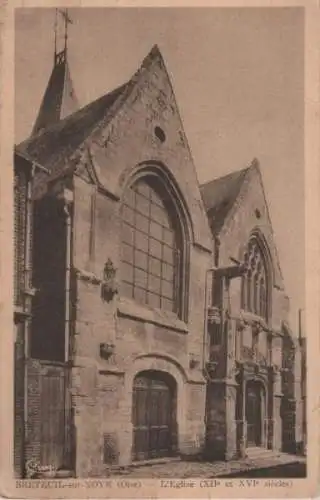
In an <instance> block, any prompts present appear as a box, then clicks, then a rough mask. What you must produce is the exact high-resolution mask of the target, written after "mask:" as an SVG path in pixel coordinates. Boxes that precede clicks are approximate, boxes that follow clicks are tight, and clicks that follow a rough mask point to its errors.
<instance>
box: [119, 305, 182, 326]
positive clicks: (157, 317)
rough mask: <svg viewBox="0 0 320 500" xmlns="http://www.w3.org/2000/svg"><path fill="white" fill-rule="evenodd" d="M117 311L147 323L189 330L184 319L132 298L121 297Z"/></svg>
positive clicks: (120, 314) (121, 314)
mask: <svg viewBox="0 0 320 500" xmlns="http://www.w3.org/2000/svg"><path fill="white" fill-rule="evenodd" d="M117 313H118V316H124V317H128V318H131V319H134V320H138V321H142V322H145V323H153V324H155V325H159V326H162V327H164V328H167V329H170V330H175V331H177V332H180V333H184V334H186V333H188V332H189V328H188V325H187V324H186V323H185V322H184V321H182V320H180V319H178V318H177V317H174V315H169V314H167V313H165V312H164V311H161V310H160V309H153V308H149V307H147V306H143V305H140V304H137V303H136V302H134V301H132V300H130V299H124V298H120V299H119V301H118V304H117Z"/></svg>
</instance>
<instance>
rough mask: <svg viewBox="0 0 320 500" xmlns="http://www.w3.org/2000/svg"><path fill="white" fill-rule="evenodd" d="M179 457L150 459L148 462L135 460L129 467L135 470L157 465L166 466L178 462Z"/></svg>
mask: <svg viewBox="0 0 320 500" xmlns="http://www.w3.org/2000/svg"><path fill="white" fill-rule="evenodd" d="M180 461H181V457H163V458H150V459H148V460H136V461H134V462H131V464H130V465H129V467H132V468H136V467H144V466H148V465H150V466H151V465H158V464H167V463H171V462H180Z"/></svg>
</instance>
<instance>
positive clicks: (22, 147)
mask: <svg viewBox="0 0 320 500" xmlns="http://www.w3.org/2000/svg"><path fill="white" fill-rule="evenodd" d="M125 87H126V84H125V85H122V86H121V87H118V88H117V89H115V90H113V91H112V92H110V93H108V94H105V95H104V96H102V97H100V98H99V99H96V100H95V101H93V102H91V103H90V104H88V105H87V106H85V107H83V108H81V109H80V110H79V111H76V112H75V113H73V114H72V115H70V116H68V117H67V118H65V119H64V120H61V121H59V122H58V123H56V124H55V125H53V126H51V127H48V128H46V129H45V130H43V131H42V132H41V133H40V134H38V135H36V136H34V137H31V138H29V139H27V140H26V141H23V142H22V143H20V144H19V145H18V146H17V150H18V151H21V152H22V153H25V154H27V155H28V156H29V157H30V158H31V159H32V160H36V161H37V162H38V163H40V164H42V165H44V166H45V167H46V168H48V169H49V170H51V169H52V168H53V167H54V165H55V164H56V163H57V162H59V161H60V160H61V158H64V157H67V156H68V154H72V152H73V151H74V150H75V149H76V148H77V147H78V146H79V145H80V144H81V143H82V142H83V141H84V140H85V139H86V138H87V137H88V136H89V135H90V133H91V131H92V130H93V129H94V128H95V126H96V124H97V123H98V122H99V121H100V120H101V119H102V118H103V117H104V116H105V113H106V111H107V110H108V109H109V108H110V107H111V106H112V104H113V103H114V101H115V100H116V99H117V97H118V96H119V95H120V94H121V92H122V91H123V90H124V89H125Z"/></svg>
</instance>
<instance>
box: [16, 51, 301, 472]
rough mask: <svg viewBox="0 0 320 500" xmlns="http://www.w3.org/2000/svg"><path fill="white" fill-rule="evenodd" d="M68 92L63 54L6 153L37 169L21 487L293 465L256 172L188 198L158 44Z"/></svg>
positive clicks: (274, 275)
mask: <svg viewBox="0 0 320 500" xmlns="http://www.w3.org/2000/svg"><path fill="white" fill-rule="evenodd" d="M62 75H63V77H62ZM52 81H53V82H54V84H52ZM50 82H51V83H50ZM57 82H62V86H63V89H61V88H60V91H59V93H58V96H57V92H56V88H57V86H58V87H59V84H58V83H57ZM66 87H68V88H69V89H70V88H71V91H70V92H67V91H66V90H65V88H66ZM73 93H74V90H73V86H72V84H71V83H70V74H69V72H68V68H67V54H66V51H64V52H63V53H62V54H60V55H59V57H57V58H56V60H55V67H54V69H53V76H52V77H51V80H50V81H49V84H48V88H47V90H46V93H45V97H44V100H43V104H42V107H41V108H40V111H39V116H38V118H37V121H36V125H37V126H35V129H34V131H33V134H32V135H31V137H30V138H29V139H27V140H26V141H24V142H23V143H21V144H19V145H18V146H17V147H16V154H17V155H19V158H20V160H19V161H22V160H21V158H22V159H23V161H24V162H26V163H28V168H32V167H34V169H35V170H34V175H33V178H32V195H30V204H29V205H28V207H29V208H28V210H29V212H28V213H29V217H30V221H31V222H30V224H31V225H32V230H31V229H30V231H29V233H28V234H29V237H28V238H27V239H26V238H25V237H24V239H23V241H22V243H21V242H20V240H21V234H22V233H21V231H20V232H19V231H18V232H17V235H16V248H19V244H22V245H23V244H24V245H25V246H26V247H28V248H29V254H27V255H29V257H28V258H30V259H31V260H30V264H29V268H30V270H31V271H32V287H33V288H32V290H33V292H34V293H33V294H32V298H30V301H29V302H30V303H29V302H28V305H27V306H26V307H27V309H28V314H27V315H26V317H27V318H28V319H27V322H26V325H27V326H26V327H25V328H24V329H22V330H21V331H20V333H17V336H16V348H17V349H16V350H17V352H18V351H19V349H20V351H21V352H23V353H24V354H23V355H21V356H20V357H19V356H16V385H17V387H18V388H19V387H20V391H19V390H18V389H17V394H18V395H19V397H18V396H16V407H17V408H18V407H19V408H20V409H21V412H22V413H21V414H19V412H17V415H16V426H15V450H16V454H15V457H16V459H15V468H16V470H17V474H18V475H19V474H20V475H21V474H24V473H25V472H24V469H25V464H26V462H27V461H28V460H35V461H36V462H37V463H39V464H42V465H53V466H55V467H56V468H57V469H65V470H69V471H73V473H74V474H76V476H78V477H90V476H91V477H92V476H96V477H98V476H103V475H104V474H105V473H106V471H107V470H108V469H110V467H111V468H112V467H118V466H127V465H129V464H132V463H139V462H140V463H141V462H142V461H143V462H144V461H150V460H157V459H159V458H161V459H163V458H166V457H173V456H177V455H178V456H181V457H189V458H190V457H199V456H202V457H203V458H204V459H209V460H215V459H222V460H228V459H231V458H234V457H239V456H245V455H246V454H247V453H250V449H251V450H252V449H253V448H254V449H257V448H260V449H270V450H271V449H273V450H283V451H290V452H294V451H295V449H296V443H297V442H298V441H299V439H300V434H299V428H300V427H299V425H300V424H299V421H298V419H297V418H296V399H297V394H296V392H295V386H296V385H295V371H296V370H295V366H296V364H295V355H296V351H297V346H296V343H295V341H294V337H293V335H292V333H291V332H290V328H289V325H288V322H287V316H288V298H287V296H286V294H285V290H284V283H283V278H282V275H281V269H280V264H279V261H278V256H277V251H276V247H275V242H274V238H273V232H272V226H271V221H270V218H269V213H268V206H267V202H266V198H265V194H264V189H263V183H262V177H261V172H260V168H259V164H258V162H257V161H256V160H254V161H253V162H252V164H251V165H250V166H249V167H248V168H247V169H245V170H242V171H239V172H235V173H232V174H230V175H228V176H226V177H223V178H220V179H217V180H214V181H212V182H209V183H207V184H204V185H199V183H198V180H197V174H196V169H195V166H194V163H193V160H192V157H191V153H190V149H189V146H188V141H187V138H186V136H185V133H184V129H183V124H182V121H181V118H180V114H179V110H178V106H177V102H176V99H175V96H174V92H173V89H172V85H171V82H170V79H169V76H168V73H167V70H166V67H165V64H164V61H163V58H162V56H161V54H160V51H159V49H158V48H157V47H154V48H153V49H152V50H151V52H150V53H149V54H148V55H147V57H146V58H145V60H144V61H143V63H142V65H141V67H140V68H139V69H138V71H137V72H136V73H135V75H134V76H133V77H132V78H131V79H130V80H129V81H128V82H127V83H125V84H124V85H122V86H120V87H119V88H117V89H115V90H114V91H113V92H111V93H108V94H106V95H104V96H102V97H101V98H99V99H97V100H96V101H94V102H93V103H91V104H89V105H87V106H86V107H84V108H82V109H78V110H76V111H74V109H73V108H72V104H73V101H72V96H73ZM66 95H67V97H68V99H67V97H66ZM70 99H71V100H70ZM52 103H54V106H53V105H52ZM62 109H66V110H68V112H66V114H65V115H63V113H62ZM57 110H60V114H59V113H58V114H57ZM17 161H18V160H17ZM36 167H37V168H36ZM213 177H214V172H213ZM19 213H20V212H19V209H17V214H18V215H19ZM18 215H17V217H18ZM30 228H31V226H30ZM19 242H20V243H19ZM24 255H25V253H24ZM23 286H24V284H23ZM17 374H20V376H18V375H17ZM298 397H299V396H298ZM18 400H19V404H18V405H17V401H18ZM19 415H20V416H19ZM19 422H20V423H19ZM23 422H24V423H23Z"/></svg>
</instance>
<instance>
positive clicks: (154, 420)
mask: <svg viewBox="0 0 320 500" xmlns="http://www.w3.org/2000/svg"><path fill="white" fill-rule="evenodd" d="M132 417H133V434H134V435H133V460H146V459H150V458H158V457H165V456H169V455H171V454H172V452H173V449H174V439H173V436H174V433H173V429H174V421H175V403H174V387H173V386H171V385H170V383H169V382H167V381H165V380H161V378H159V375H158V376H157V377H156V375H155V374H154V373H153V372H151V374H150V375H143V376H139V377H136V378H135V381H134V387H133V412H132Z"/></svg>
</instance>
